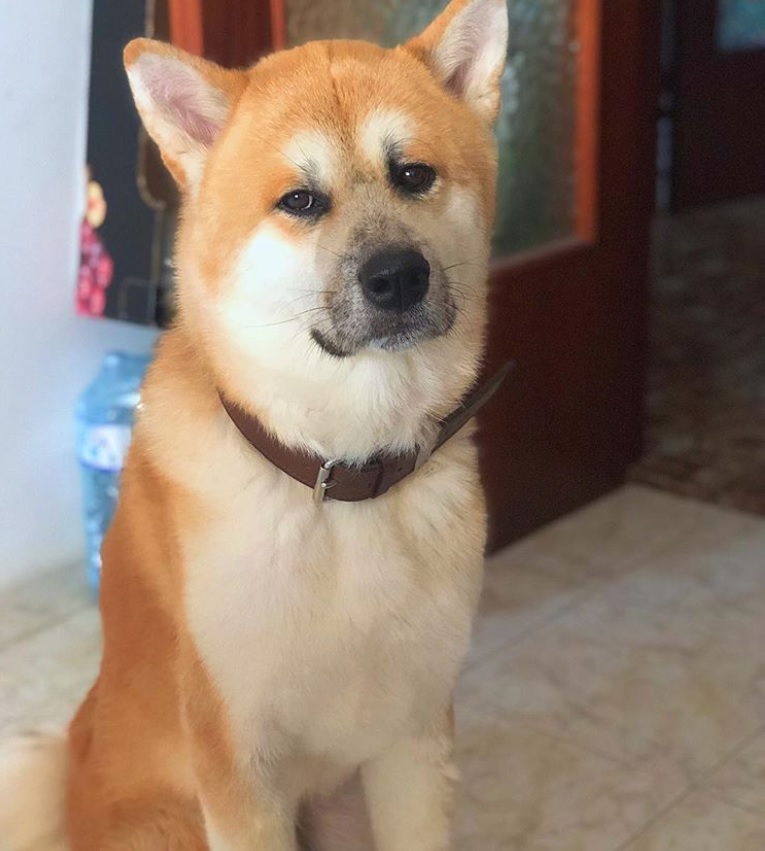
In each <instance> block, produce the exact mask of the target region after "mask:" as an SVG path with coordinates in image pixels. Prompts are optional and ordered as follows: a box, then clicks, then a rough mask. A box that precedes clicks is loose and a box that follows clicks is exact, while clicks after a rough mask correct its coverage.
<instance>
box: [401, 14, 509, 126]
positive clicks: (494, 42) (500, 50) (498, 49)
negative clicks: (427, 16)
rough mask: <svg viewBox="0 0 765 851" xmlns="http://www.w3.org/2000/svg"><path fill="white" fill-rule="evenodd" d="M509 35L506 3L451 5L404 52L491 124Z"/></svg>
mask: <svg viewBox="0 0 765 851" xmlns="http://www.w3.org/2000/svg"><path fill="white" fill-rule="evenodd" d="M507 35H508V21H507V3H506V0H452V2H451V3H450V4H449V5H448V6H447V7H446V9H445V10H444V11H443V12H442V13H441V14H440V15H439V16H438V17H437V18H436V19H435V21H433V23H432V24H431V25H430V26H429V27H428V28H427V29H426V30H425V31H424V32H422V33H421V34H420V35H418V36H417V37H416V38H413V39H412V40H411V41H409V42H407V44H406V45H404V47H405V48H406V49H407V50H409V51H410V52H411V53H414V54H415V55H416V56H417V57H418V58H419V59H420V60H422V61H423V62H424V63H425V64H426V65H427V66H428V68H430V70H431V71H432V72H433V74H435V76H436V78H437V79H438V81H439V82H440V83H441V85H442V86H443V87H444V88H445V89H446V90H447V91H449V92H451V93H452V94H453V95H454V96H455V97H458V98H459V99H460V100H463V101H464V102H465V103H467V104H468V106H470V107H471V108H472V109H474V110H475V111H476V112H477V113H478V114H479V115H480V116H481V117H482V118H483V119H484V120H485V121H487V122H489V123H493V122H494V121H495V120H496V118H497V114H498V113H499V100H500V97H499V95H500V90H499V81H500V77H501V76H502V72H503V70H504V68H505V60H506V57H507Z"/></svg>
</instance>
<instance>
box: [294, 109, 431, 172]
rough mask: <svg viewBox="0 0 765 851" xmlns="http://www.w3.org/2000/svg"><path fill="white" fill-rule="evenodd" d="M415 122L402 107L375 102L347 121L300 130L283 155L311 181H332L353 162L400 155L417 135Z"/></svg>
mask: <svg viewBox="0 0 765 851" xmlns="http://www.w3.org/2000/svg"><path fill="white" fill-rule="evenodd" d="M414 125H415V122H414V120H413V119H412V117H411V116H408V115H406V114H405V113H404V112H403V111H401V110H397V109H392V108H388V107H374V106H373V107H370V108H369V109H367V110H363V111H360V113H359V114H358V115H356V116H353V117H352V118H350V119H349V120H348V121H347V122H343V124H340V123H337V124H335V125H334V126H330V125H327V124H326V123H325V124H324V126H323V127H322V128H321V129H306V130H301V131H299V132H297V133H296V134H295V135H293V136H292V137H291V138H289V139H288V140H287V141H286V142H285V144H284V145H283V147H282V149H281V152H282V157H283V160H284V162H285V163H286V164H289V165H291V166H293V167H294V168H296V169H297V171H298V172H299V173H300V175H301V176H302V177H304V178H305V180H306V182H307V183H308V184H309V185H313V184H318V185H328V184H332V183H333V182H334V181H335V180H336V179H337V177H338V171H339V170H340V169H341V168H343V167H344V166H347V165H348V164H349V162H352V161H357V160H360V161H362V162H363V163H365V164H368V165H378V164H380V163H385V162H386V161H388V160H390V159H391V158H394V157H396V156H400V154H401V152H402V151H403V150H404V149H405V148H406V147H407V145H408V144H409V143H410V142H411V141H412V139H413V137H414V132H415V131H414Z"/></svg>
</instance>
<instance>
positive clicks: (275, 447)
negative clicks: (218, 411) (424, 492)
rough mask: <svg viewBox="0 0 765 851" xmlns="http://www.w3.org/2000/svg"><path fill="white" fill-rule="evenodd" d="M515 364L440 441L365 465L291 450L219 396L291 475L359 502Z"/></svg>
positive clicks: (408, 464) (419, 459)
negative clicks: (344, 462)
mask: <svg viewBox="0 0 765 851" xmlns="http://www.w3.org/2000/svg"><path fill="white" fill-rule="evenodd" d="M512 366H513V365H512V364H511V363H506V364H505V365H504V366H503V367H502V368H501V369H500V370H499V371H498V372H497V373H496V374H495V375H494V376H493V377H492V378H491V379H489V380H488V381H487V382H486V383H485V384H481V385H479V386H478V387H476V388H475V389H473V390H472V391H471V392H470V393H469V394H468V395H467V396H466V397H465V398H464V399H463V400H462V403H461V404H460V406H459V407H458V408H457V409H456V410H454V411H452V413H451V414H449V416H448V417H446V419H444V420H441V424H440V429H439V432H438V436H437V438H436V442H435V444H434V445H433V448H432V449H431V450H430V451H428V452H424V451H422V450H417V451H411V452H406V453H404V454H401V455H382V456H380V457H378V458H373V459H371V460H370V461H368V462H367V463H366V464H363V465H350V464H343V463H342V462H340V461H328V460H327V459H325V458H321V457H320V456H319V455H314V454H313V453H309V452H304V451H301V450H298V449H290V448H289V447H287V446H284V444H283V443H280V442H279V441H278V440H277V439H276V438H275V437H274V436H273V435H272V434H271V433H270V432H268V431H267V430H266V429H265V428H264V427H263V425H262V424H261V423H260V421H259V420H258V418H257V417H254V416H252V414H248V413H247V412H245V411H243V410H242V409H241V408H240V407H238V406H237V405H236V404H235V403H233V402H231V401H229V400H228V399H226V398H225V397H224V396H223V395H222V394H221V396H220V399H221V402H222V403H223V407H224V408H225V409H226V412H227V413H228V415H229V417H231V420H232V421H233V423H234V425H235V426H236V427H237V428H238V429H239V431H240V432H241V433H242V435H243V437H244V438H245V440H247V442H248V443H249V444H250V445H251V446H252V447H253V448H255V449H256V450H257V451H258V452H260V454H261V455H263V457H264V458H267V459H268V460H269V461H270V462H271V463H272V464H274V465H275V466H276V467H278V468H279V469H280V470H282V471H283V472H285V473H287V475H288V476H292V478H293V479H297V481H299V482H302V483H303V484H304V485H307V486H308V487H309V488H312V489H313V493H314V499H315V500H316V501H317V502H323V500H324V499H325V498H327V499H334V500H339V501H340V502H360V501H361V500H364V499H373V498H374V497H376V496H381V495H382V494H384V493H385V492H386V491H387V490H389V489H390V488H392V487H393V485H395V484H398V482H400V481H401V480H402V479H404V478H406V477H407V476H408V475H409V474H410V473H412V472H414V470H416V469H417V468H418V467H419V466H420V465H421V464H422V463H423V462H424V461H425V460H427V458H429V457H430V455H431V454H432V453H433V452H435V451H436V449H438V448H439V447H441V446H443V445H444V443H446V441H447V440H449V438H450V437H452V436H453V435H455V434H456V433H457V432H458V431H459V430H460V429H461V428H462V426H464V425H465V423H467V421H468V420H470V419H472V418H473V417H474V416H475V415H476V414H477V413H478V411H479V410H480V408H482V407H483V406H484V405H485V404H486V403H487V402H488V401H489V399H490V398H491V397H492V396H493V395H494V393H495V392H496V391H497V390H498V389H499V386H500V384H502V382H503V381H504V380H505V378H506V377H507V374H508V373H509V372H510V370H511V369H512Z"/></svg>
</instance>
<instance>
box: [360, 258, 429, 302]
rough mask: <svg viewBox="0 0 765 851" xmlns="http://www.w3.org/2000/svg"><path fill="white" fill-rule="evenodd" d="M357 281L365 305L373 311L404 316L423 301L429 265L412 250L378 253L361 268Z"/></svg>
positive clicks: (426, 287) (426, 289)
mask: <svg viewBox="0 0 765 851" xmlns="http://www.w3.org/2000/svg"><path fill="white" fill-rule="evenodd" d="M359 281H360V282H361V289H362V290H363V292H364V295H365V297H366V299H367V301H369V302H370V303H371V304H373V305H375V307H379V308H381V309H382V310H397V311H400V312H402V313H403V311H405V310H409V308H410V307H413V306H414V305H415V304H418V303H419V302H421V301H422V300H423V298H425V293H426V292H427V291H428V285H429V282H430V264H429V263H428V261H427V260H426V259H425V258H424V257H423V256H422V254H421V253H420V252H419V251H413V250H412V249H393V250H388V251H381V252H379V254H375V255H373V256H372V257H370V258H369V260H367V262H366V263H364V265H363V266H362V267H361V270H360V271H359Z"/></svg>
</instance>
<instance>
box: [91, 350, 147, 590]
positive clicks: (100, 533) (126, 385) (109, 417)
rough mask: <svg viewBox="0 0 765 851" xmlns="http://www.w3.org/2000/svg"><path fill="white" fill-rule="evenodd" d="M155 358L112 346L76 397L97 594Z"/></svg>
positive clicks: (92, 578)
mask: <svg viewBox="0 0 765 851" xmlns="http://www.w3.org/2000/svg"><path fill="white" fill-rule="evenodd" d="M150 360H151V358H150V356H148V355H129V354H125V353H124V352H109V353H108V354H107V355H106V357H105V358H104V361H103V364H102V365H101V371H100V372H99V373H98V375H97V376H96V379H95V380H94V381H93V383H92V384H91V385H90V386H89V387H88V388H87V389H86V390H85V392H84V393H83V394H82V396H81V397H80V399H79V401H78V403H77V457H78V459H79V462H80V470H81V474H82V489H83V508H84V515H85V544H86V551H87V575H88V583H89V584H90V587H91V589H92V590H93V592H94V594H98V590H99V586H100V578H101V542H102V541H103V538H104V535H105V534H106V530H107V529H108V528H109V524H110V523H111V520H112V517H113V515H114V509H115V508H116V505H117V496H118V494H119V481H120V473H121V471H122V466H123V464H124V462H125V455H126V453H127V449H128V446H129V445H130V438H131V436H132V427H133V416H134V414H135V410H136V406H137V405H138V401H139V398H140V397H139V390H140V387H141V382H142V381H143V377H144V375H145V373H146V368H147V366H148V365H149V362H150Z"/></svg>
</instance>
